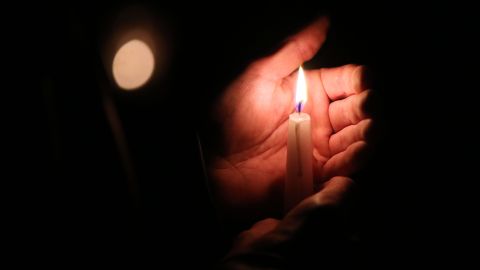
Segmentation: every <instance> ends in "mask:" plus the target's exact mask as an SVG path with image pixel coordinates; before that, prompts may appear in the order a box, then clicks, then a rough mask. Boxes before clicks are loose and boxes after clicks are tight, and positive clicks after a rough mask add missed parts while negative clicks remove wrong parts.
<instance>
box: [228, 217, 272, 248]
mask: <svg viewBox="0 0 480 270" xmlns="http://www.w3.org/2000/svg"><path fill="white" fill-rule="evenodd" d="M279 222H280V221H279V220H277V219H274V218H267V219H263V220H261V221H259V222H257V223H255V224H254V225H253V226H252V227H251V228H250V229H249V230H246V231H243V232H242V233H240V234H239V235H238V236H237V238H236V239H235V243H234V249H233V250H235V251H236V250H239V249H243V248H246V247H248V246H251V245H252V243H254V242H255V241H257V240H258V239H259V238H261V237H263V236H264V235H266V234H267V233H269V232H271V231H273V230H274V229H275V228H276V227H277V225H278V223H279Z"/></svg>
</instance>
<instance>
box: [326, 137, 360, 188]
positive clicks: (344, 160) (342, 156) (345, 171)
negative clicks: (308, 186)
mask: <svg viewBox="0 0 480 270" xmlns="http://www.w3.org/2000/svg"><path fill="white" fill-rule="evenodd" d="M366 154H367V143H366V142H364V141H358V142H355V143H353V144H351V145H350V146H348V147H347V149H345V151H343V152H340V153H338V154H336V155H334V156H332V157H331V158H330V159H329V160H328V161H327V162H326V163H325V165H324V167H323V171H322V180H327V179H330V178H331V177H333V176H347V175H351V174H353V173H354V172H356V171H357V170H358V168H360V167H361V166H362V164H363V163H364V162H365V160H366Z"/></svg>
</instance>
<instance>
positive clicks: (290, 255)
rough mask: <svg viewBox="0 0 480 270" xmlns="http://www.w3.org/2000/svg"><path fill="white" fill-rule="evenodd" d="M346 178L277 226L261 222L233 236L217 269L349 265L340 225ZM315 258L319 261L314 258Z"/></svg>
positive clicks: (350, 259) (326, 187)
mask: <svg viewBox="0 0 480 270" xmlns="http://www.w3.org/2000/svg"><path fill="white" fill-rule="evenodd" d="M352 187H353V182H352V180H351V179H350V178H348V177H334V178H332V179H331V180H329V181H327V182H325V183H324V184H323V188H322V190H321V191H320V192H318V193H317V194H315V195H313V196H311V197H309V198H307V199H305V200H304V201H302V202H301V203H300V204H299V205H298V206H297V207H295V208H294V209H292V210H291V211H290V212H289V213H288V214H287V216H286V217H285V218H284V219H283V220H281V221H279V220H276V219H272V218H269V219H265V220H262V221H259V222H257V223H256V224H255V225H253V226H252V228H251V229H249V230H246V231H244V232H242V233H241V234H239V235H238V237H237V239H236V241H235V243H234V245H233V248H232V249H231V251H230V252H229V253H228V254H227V256H226V257H225V259H224V260H223V262H222V264H221V266H222V269H312V268H314V267H312V266H313V265H321V266H322V268H326V269H343V268H345V266H346V265H345V264H348V263H351V264H352V265H351V266H354V264H355V262H354V261H355V260H353V256H350V255H353V254H348V253H349V252H350V251H351V248H352V247H353V245H352V244H353V242H352V241H351V239H352V238H351V237H350V234H349V230H348V228H347V227H346V226H345V225H346V223H347V222H346V220H345V211H343V210H344V209H345V208H344V207H343V206H344V205H345V202H346V201H347V200H345V199H346V197H348V196H347V195H348V194H349V193H350V191H351V189H352ZM319 256H320V257H319Z"/></svg>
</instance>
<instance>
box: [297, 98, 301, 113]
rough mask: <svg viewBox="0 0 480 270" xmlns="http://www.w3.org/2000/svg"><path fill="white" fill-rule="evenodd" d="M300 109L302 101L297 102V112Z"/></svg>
mask: <svg viewBox="0 0 480 270" xmlns="http://www.w3.org/2000/svg"><path fill="white" fill-rule="evenodd" d="M301 111H302V102H301V101H300V102H298V104H297V113H300V112H301Z"/></svg>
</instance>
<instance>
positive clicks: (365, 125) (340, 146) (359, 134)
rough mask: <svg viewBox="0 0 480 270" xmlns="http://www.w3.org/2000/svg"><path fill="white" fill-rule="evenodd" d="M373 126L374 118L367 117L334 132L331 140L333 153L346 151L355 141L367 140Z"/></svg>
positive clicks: (331, 151)
mask: <svg viewBox="0 0 480 270" xmlns="http://www.w3.org/2000/svg"><path fill="white" fill-rule="evenodd" d="M371 127H372V119H365V120H362V121H360V122H359V123H358V124H356V125H351V126H347V127H346V128H344V129H342V130H340V131H339V132H337V133H335V134H333V135H332V136H331V137H330V140H329V147H330V153H331V155H335V154H337V153H340V152H342V151H344V150H345V149H347V147H348V146H350V145H351V144H353V143H355V142H358V141H362V140H365V139H366V138H367V136H368V134H369V133H370V131H371Z"/></svg>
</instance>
